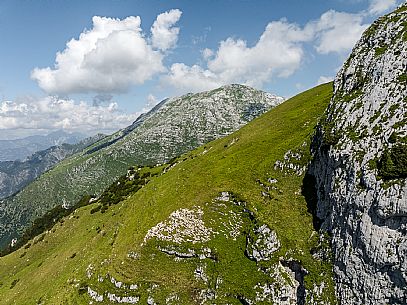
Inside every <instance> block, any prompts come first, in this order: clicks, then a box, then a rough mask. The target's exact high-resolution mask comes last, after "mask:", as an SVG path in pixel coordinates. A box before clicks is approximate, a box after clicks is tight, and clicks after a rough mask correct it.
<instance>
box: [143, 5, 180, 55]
mask: <svg viewBox="0 0 407 305" xmlns="http://www.w3.org/2000/svg"><path fill="white" fill-rule="evenodd" d="M181 14H182V12H181V11H180V10H179V9H173V10H170V11H168V12H165V13H162V14H160V15H158V16H157V19H156V21H154V23H153V26H152V27H151V34H152V37H151V40H152V44H153V47H155V48H158V49H160V50H163V51H165V50H167V49H169V48H173V47H174V46H175V45H176V43H177V40H178V33H179V28H177V27H174V25H175V24H176V23H177V22H178V20H179V19H180V18H181Z"/></svg>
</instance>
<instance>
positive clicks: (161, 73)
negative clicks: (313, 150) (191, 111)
mask: <svg viewBox="0 0 407 305" xmlns="http://www.w3.org/2000/svg"><path fill="white" fill-rule="evenodd" d="M400 3H401V0H398V1H397V0H330V1H329V0H324V1H322V0H313V1H304V0H285V1H247V0H246V1H243V0H241V1H225V0H224V1H222V0H220V1H214V0H212V1H151V0H149V1H119V0H110V1H103V0H95V1H93V0H87V1H62V0H40V1H28V0H25V1H23V0H1V1H0V41H1V47H0V139H4V138H15V137H20V136H25V135H30V134H43V133H47V132H49V131H52V130H56V129H60V128H64V129H66V130H67V131H81V132H85V133H88V134H92V133H95V132H99V131H102V132H112V131H114V130H116V129H118V128H121V127H124V126H126V125H127V124H129V123H131V121H132V120H134V119H135V118H136V117H137V115H139V113H140V112H141V111H145V110H146V109H148V108H149V107H151V106H152V105H154V103H156V102H157V101H159V100H161V99H163V98H165V97H168V96H174V95H180V94H184V93H187V92H198V91H201V90H206V89H212V88H215V87H217V86H220V85H223V84H227V83H235V82H236V83H245V84H248V85H251V86H254V87H256V88H259V89H263V90H266V91H269V92H272V93H275V94H278V95H281V96H284V97H289V96H292V95H294V94H296V93H298V92H300V91H302V90H305V89H307V88H310V87H312V86H315V85H316V84H317V83H318V82H323V81H326V80H329V79H330V78H332V77H333V76H334V75H335V73H336V71H337V70H338V68H339V67H340V66H341V64H342V63H343V61H344V60H345V59H346V57H347V55H348V54H349V52H350V49H351V47H352V46H353V44H354V43H355V42H356V41H357V39H358V38H359V37H360V35H361V33H362V32H363V30H364V29H365V28H366V27H367V26H368V25H369V24H370V23H371V22H372V21H373V20H375V19H376V18H377V17H378V16H380V15H382V14H384V13H387V12H388V11H389V10H391V9H393V8H394V7H395V6H396V5H397V4H400ZM95 16H99V17H106V18H98V17H96V18H94V17H95ZM131 16H133V17H131ZM137 16H139V17H137ZM126 18H127V19H126ZM72 39H73V41H71V40H72ZM69 41H71V42H72V43H71V44H70V45H68V44H67V43H68V42H69ZM58 52H60V58H59V59H58V58H56V56H57V53H58Z"/></svg>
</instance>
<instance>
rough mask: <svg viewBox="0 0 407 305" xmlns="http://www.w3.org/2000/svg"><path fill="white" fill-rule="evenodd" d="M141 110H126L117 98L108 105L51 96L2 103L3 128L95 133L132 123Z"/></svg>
mask: <svg viewBox="0 0 407 305" xmlns="http://www.w3.org/2000/svg"><path fill="white" fill-rule="evenodd" d="M139 115H140V113H133V114H125V113H123V112H121V111H120V110H119V109H118V105H117V103H115V102H110V103H109V104H108V105H106V106H91V105H89V104H87V103H85V102H83V101H81V102H75V101H73V100H70V99H59V98H57V97H54V96H47V97H44V98H40V99H35V98H27V99H25V101H19V102H16V101H3V102H1V103H0V130H7V131H13V132H14V133H16V131H18V130H39V129H40V130H55V129H61V128H62V129H65V130H67V131H80V132H83V133H88V134H94V133H97V132H113V131H115V130H117V129H120V128H123V127H125V126H127V125H129V124H131V123H132V122H133V121H134V120H135V119H136V118H137V117H138V116H139Z"/></svg>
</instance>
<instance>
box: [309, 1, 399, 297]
mask: <svg viewBox="0 0 407 305" xmlns="http://www.w3.org/2000/svg"><path fill="white" fill-rule="evenodd" d="M406 20H407V4H406V3H404V4H403V5H401V6H400V7H399V8H398V9H397V10H396V11H394V12H393V13H391V14H389V15H387V16H384V17H382V18H379V19H378V20H377V21H375V22H374V23H373V24H372V26H371V27H370V28H369V29H368V30H366V32H365V33H364V35H363V37H362V38H361V39H360V41H359V42H358V43H357V44H356V46H355V47H354V49H353V51H352V53H351V55H350V57H349V59H348V60H347V62H346V63H345V65H344V66H343V67H342V69H341V70H340V71H339V73H338V75H337V76H336V79H335V82H334V96H333V98H332V100H331V103H330V105H329V106H328V109H327V112H326V118H325V119H324V120H323V121H322V122H321V124H320V126H319V130H318V131H317V135H316V138H315V147H314V149H315V150H314V153H315V158H314V161H313V164H312V165H311V168H310V171H311V173H312V174H313V175H314V176H315V178H316V190H317V195H318V203H317V212H316V216H317V217H318V218H319V219H320V220H321V221H322V227H321V228H322V230H326V231H328V232H330V233H331V235H332V247H333V255H334V264H335V266H334V272H335V276H336V283H337V296H338V298H339V300H340V303H341V304H406V303H407V183H406V182H407V179H406V172H405V171H406V168H405V166H406V164H405V158H406V156H407V144H406V135H407V124H406V121H407V102H406V98H407V88H406V83H407V82H406V71H407V29H406ZM397 147H398V154H397V155H396V154H392V151H394V149H395V148H397ZM389 155H391V158H390V157H388V156H389ZM386 156H387V157H386ZM386 158H387V159H386ZM403 158H404V159H403ZM403 160H404V161H403ZM386 162H387V163H386ZM388 162H390V163H388ZM403 162H404V163H403ZM393 163H394V164H393ZM392 166H393V167H392ZM403 166H404V167H403ZM389 170H391V171H392V172H391V171H390V172H386V171H389Z"/></svg>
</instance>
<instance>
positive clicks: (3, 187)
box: [0, 134, 105, 199]
mask: <svg viewBox="0 0 407 305" xmlns="http://www.w3.org/2000/svg"><path fill="white" fill-rule="evenodd" d="M103 137H105V135H102V134H98V135H96V136H93V137H89V138H86V139H83V140H82V141H80V142H79V143H76V144H65V143H64V144H62V145H57V146H52V147H50V148H48V149H46V150H42V151H38V152H36V153H34V154H33V155H31V156H29V157H27V158H26V159H25V160H24V161H19V160H17V161H2V162H0V199H3V198H6V197H8V196H11V195H12V194H14V193H16V192H17V191H19V190H20V189H22V188H23V187H24V186H26V185H27V184H29V183H30V182H32V181H33V180H34V179H36V178H37V177H38V176H39V175H41V174H42V173H43V172H45V171H47V170H49V169H50V168H52V167H53V166H54V165H55V164H57V163H58V162H60V161H62V160H63V159H65V158H66V157H69V156H71V155H73V154H75V153H77V152H79V151H81V150H82V149H84V148H85V147H87V146H89V145H91V144H93V143H95V142H97V141H99V140H100V139H102V138H103Z"/></svg>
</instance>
